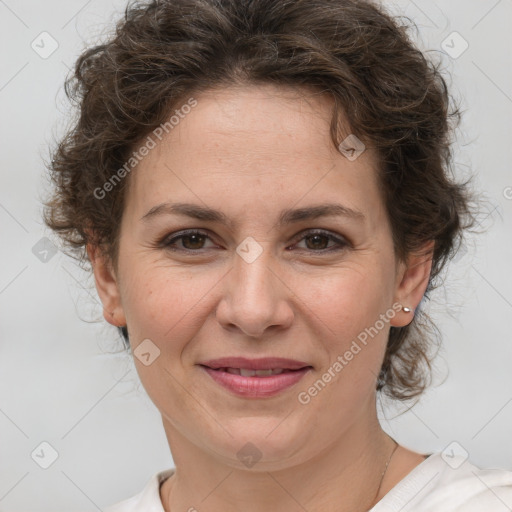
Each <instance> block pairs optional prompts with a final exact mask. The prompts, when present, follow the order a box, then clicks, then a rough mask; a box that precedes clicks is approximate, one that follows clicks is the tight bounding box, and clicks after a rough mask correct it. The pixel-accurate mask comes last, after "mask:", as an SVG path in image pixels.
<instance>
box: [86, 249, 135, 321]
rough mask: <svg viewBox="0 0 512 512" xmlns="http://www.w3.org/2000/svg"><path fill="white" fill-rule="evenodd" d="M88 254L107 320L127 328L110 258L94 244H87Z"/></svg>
mask: <svg viewBox="0 0 512 512" xmlns="http://www.w3.org/2000/svg"><path fill="white" fill-rule="evenodd" d="M87 254H88V255H89V259H90V260H91V263H92V268H93V272H94V281H95V284H96V290H97V291H98V295H99V297H100V299H101V302H102V304H103V316H104V318H105V320H106V321H107V322H108V323H109V324H112V325H115V326H116V327H121V326H125V325H126V317H125V315H124V310H123V306H122V304H121V295H120V292H119V286H118V279H117V278H116V275H115V273H114V270H113V268H112V262H111V260H110V258H108V257H107V256H106V255H105V254H103V252H102V251H101V250H100V248H99V247H98V246H96V245H93V244H87Z"/></svg>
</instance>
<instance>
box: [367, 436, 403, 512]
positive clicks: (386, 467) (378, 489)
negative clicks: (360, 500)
mask: <svg viewBox="0 0 512 512" xmlns="http://www.w3.org/2000/svg"><path fill="white" fill-rule="evenodd" d="M392 441H393V443H395V447H394V448H393V451H392V452H391V455H390V456H389V459H388V461H387V462H386V466H385V467H384V471H383V472H382V475H381V477H380V482H379V487H378V488H377V492H376V493H375V497H374V498H373V501H372V506H371V507H370V508H369V509H368V511H367V512H370V510H371V509H372V508H373V507H374V506H375V505H376V503H375V500H376V499H377V496H378V495H379V492H380V488H381V486H382V481H383V480H384V475H385V474H386V471H387V470H388V466H389V463H390V462H391V458H392V457H393V455H394V453H395V451H396V449H397V448H398V443H397V442H396V441H395V440H394V439H392Z"/></svg>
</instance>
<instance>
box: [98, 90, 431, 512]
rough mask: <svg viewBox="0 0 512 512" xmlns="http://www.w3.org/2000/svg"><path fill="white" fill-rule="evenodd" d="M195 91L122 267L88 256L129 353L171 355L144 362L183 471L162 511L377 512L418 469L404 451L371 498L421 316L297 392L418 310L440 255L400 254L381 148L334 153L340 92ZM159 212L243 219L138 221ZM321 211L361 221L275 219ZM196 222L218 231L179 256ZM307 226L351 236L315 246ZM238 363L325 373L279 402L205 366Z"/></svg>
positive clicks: (132, 216)
mask: <svg viewBox="0 0 512 512" xmlns="http://www.w3.org/2000/svg"><path fill="white" fill-rule="evenodd" d="M194 97H195V98H196V99H197V102H198V103H197V106H196V107H195V108H194V109H192V111H191V112H190V113H189V114H188V115H187V116H185V117H184V119H181V120H180V123H179V124H178V125H177V126H175V127H174V129H173V130H172V131H170V132H169V133H168V134H167V135H166V136H165V138H164V139H163V140H162V142H159V143H158V144H157V146H156V147H155V148H154V149H152V150H151V151H150V153H149V154H148V155H147V156H146V157H145V158H144V159H143V160H142V161H141V162H140V164H139V165H138V166H137V168H136V169H135V170H134V171H133V172H132V174H131V175H130V177H129V180H130V182H129V187H128V191H127V196H126V203H125V211H124V214H123V218H122V223H121V231H120V233H121V234H120V243H119V257H118V261H117V265H115V268H114V265H112V264H111V262H109V261H108V259H107V258H106V257H104V256H102V255H101V253H100V252H99V251H98V250H97V248H95V247H92V246H90V247H89V248H88V251H89V256H90V258H91V261H92V262H93V268H94V275H95V280H96V286H97V290H98V293H99V296H100V298H101V300H102V302H103V306H104V315H105V318H106V319H107V321H109V322H110V323H112V324H113V325H127V326H128V331H129V333H130V341H131V344H132V348H133V349H136V347H137V346H138V345H139V344H140V343H141V342H142V341H143V340H145V339H150V340H151V341H152V342H153V343H154V344H155V345H156V346H158V348H159V350H160V356H159V357H158V358H157V359H156V360H155V361H154V362H153V363H152V364H150V365H149V366H145V365H144V364H142V363H141V361H139V360H138V358H135V364H136V367H137V371H138V373H139V375H140V378H141V381H142V384H143V385H144V387H145V389H146V391H147V393H148V394H149V396H150V397H151V399H152V400H153V402H154V403H155V405H156V407H157V408H158V409H159V411H160V412H161V414H162V421H163V425H164V428H165V432H166V435H167V439H168V442H169V446H170V448H171V452H172V455H173V460H174V463H175V466H176V472H175V474H174V475H173V476H172V477H171V478H169V479H168V480H167V481H166V482H165V483H164V484H163V485H162V487H161V499H162V502H163V505H164V509H165V510H166V511H169V510H172V511H173V512H176V511H182V510H183V511H186V510H193V509H191V507H195V508H196V509H198V510H201V511H208V512H218V511H219V512H220V511H222V512H235V511H239V510H245V511H249V512H260V511H266V510H273V511H275V512H281V511H283V512H284V511H286V512H290V511H303V510H304V509H307V510H308V511H320V510H322V511H324V512H325V511H334V510H336V511H337V512H344V511H347V512H348V511H351V512H354V511H365V510H368V509H369V508H370V507H371V506H372V505H373V504H374V503H375V502H376V501H378V500H379V499H380V498H382V496H384V495H385V494H386V493H387V492H388V491H389V490H390V489H391V488H392V487H393V486H394V485H396V483H398V482H399V481H400V480H401V479H402V478H403V477H404V476H406V475H407V474H408V473H409V472H410V471H411V470H412V469H413V468H414V467H416V466H417V465H418V464H419V463H420V462H422V461H423V460H424V456H423V455H421V454H418V453H415V452H413V451H410V450H408V449H406V448H405V447H403V446H400V447H399V448H398V449H397V450H396V451H395V452H394V454H393V457H392V459H391V462H390V464H389V467H388V470H387V472H386V474H385V478H384V480H383V481H382V485H381V488H380V491H379V493H378V495H377V496H375V495H376V493H377V489H378V487H379V482H380V480H381V475H382V472H383V470H384V467H385V464H386V461H387V460H388V459H389V457H390V455H391V453H392V451H393V449H394V447H395V445H394V443H393V441H392V440H391V438H390V437H389V436H387V434H385V432H384V431H383V430H382V428H381V427H380V424H379V422H378V419H377V413H376V392H375V387H376V381H377V375H378V373H379V370H380V367H381V364H382V361H383V357H384V353H385V347H386V341H387V338H388V334H389V327H390V325H393V326H404V325H407V324H408V323H409V322H411V320H412V318H413V313H405V312H403V311H399V312H397V313H396V314H395V315H394V317H393V318H392V319H391V320H389V321H388V322H386V323H385V327H384V328H383V329H381V330H380V331H379V333H378V335H376V336H374V337H373V338H372V339H371V341H370V342H369V343H368V344H367V345H366V346H364V347H363V349H362V350H361V351H360V352H359V353H358V354H357V355H356V356H354V358H353V359H352V360H351V361H350V362H349V363H348V364H347V365H346V366H345V367H344V368H343V370H342V371H341V372H339V373H338V374H337V376H336V377H335V378H334V379H332V380H331V382H329V383H328V384H327V385H326V386H325V388H324V389H323V390H321V392H319V393H318V394H317V396H315V397H314V398H312V399H311V401H310V402H309V403H308V404H306V405H303V404H301V403H300V402H299V401H298V399H297V395H298V393H299V392H300V391H304V390H307V389H308V387H309V386H311V385H312V384H313V383H314V382H315V381H317V380H318V379H319V378H320V377H321V376H322V374H323V373H324V372H325V371H326V370H327V369H328V368H329V367H330V366H332V364H333V362H334V361H336V358H337V357H338V356H339V355H342V354H344V353H345V352H346V351H347V350H348V348H349V347H350V345H351V343H352V341H353V340H354V339H356V337H357V335H358V334H359V333H361V332H362V331H364V329H365V328H368V327H370V326H373V325H374V324H375V322H376V320H378V319H379V315H381V314H385V313H386V312H387V311H390V310H392V305H393V304H394V303H396V302H398V303H400V304H403V305H406V306H408V307H410V308H411V309H413V310H414V308H415V307H416V306H417V305H418V303H419V302H420V300H421V298H422V296H423V294H424V292H425V289H426V286H427V283H428V278H429V274H430V270H431V253H430V255H428V256H425V255H424V254H423V255H420V254H417V255H410V257H409V258H408V260H407V261H406V262H402V261H398V260H397V258H396V256H395V254H394V250H393V243H392V237H391V228H390V225H389V222H388V218H387V215H386V212H385V208H384V203H383V199H382V197H381V193H380V187H379V184H378V182H377V173H376V157H375V154H373V152H372V151H371V150H370V149H367V150H366V151H364V152H363V153H362V154H361V155H360V156H359V157H358V158H357V159H356V160H355V161H350V160H349V159H347V158H346V157H345V156H344V155H342V154H341V153H340V152H339V151H337V150H336V149H335V148H334V146H333V145H332V143H331V141H330V138H329V121H330V115H331V107H332V103H331V101H332V100H330V99H329V98H328V97H326V96H324V95H319V94H314V95H313V94H311V93H310V92H308V91H305V90H294V89H288V88H283V87H281V88H277V87H275V86H270V85H269V86H244V87H237V88H229V89H223V90H216V91H208V92H205V93H201V94H198V95H196V96H194ZM349 133H350V131H347V132H346V135H348V134H349ZM164 202H172V203H178V202H180V203H184V202H187V203H194V204H196V205H200V206H208V207H210V208H214V209H217V210H221V211H222V212H223V213H224V214H225V215H226V217H227V218H228V219H230V220H231V221H232V223H233V225H232V226H225V225H223V224H221V223H219V222H213V221H204V220H197V219H193V218H189V217H186V216H177V215H172V214H161V215H154V216H151V217H150V218H146V219H142V218H143V217H144V215H145V214H146V213H147V212H148V211H149V210H151V209H152V208H154V207H155V206H157V205H159V204H161V203H164ZM324 203H338V204H341V205H343V206H345V207H349V208H352V209H354V210H357V211H359V212H361V213H362V214H363V215H364V218H363V219H359V218H349V217H346V216H331V217H320V218H317V219H309V220H302V221H300V222H295V223H293V224H291V225H285V226H281V227H279V226H278V225H277V220H278V217H279V214H280V212H281V210H283V209H286V208H302V207H307V206H313V205H319V204H324ZM191 228H194V229H198V230H201V231H203V232H205V233H206V234H207V235H208V236H210V239H208V238H206V239H204V241H201V239H199V241H198V240H197V239H190V238H189V239H181V240H178V241H176V242H175V243H174V247H175V248H176V250H174V251H173V250H171V249H170V248H169V247H165V246H164V245H162V244H160V243H159V242H160V240H162V239H164V238H165V237H168V238H169V235H171V234H173V233H177V232H179V231H181V230H184V229H191ZM313 229H322V230H325V231H328V232H329V233H330V234H332V235H333V236H336V237H338V238H340V239H341V240H345V242H346V244H345V245H338V244H337V243H336V242H335V241H332V240H330V239H329V238H325V237H320V239H315V238H314V237H311V236H309V237H306V238H305V236H306V235H307V234H308V233H305V231H306V230H313ZM249 236H250V237H252V238H254V239H255V240H256V241H257V242H258V244H260V246H261V248H262V250H263V252H262V253H261V255H260V256H259V257H258V258H257V259H256V260H255V261H253V262H252V263H247V262H246V261H245V260H244V259H242V258H241V257H240V256H239V255H238V254H237V252H236V248H237V246H238V245H239V244H241V243H242V242H243V241H244V239H245V238H246V237H249ZM315 243H316V245H315ZM184 244H185V245H184ZM324 247H327V248H331V247H334V248H336V247H338V248H339V250H337V251H333V250H331V251H330V252H329V251H327V252H326V251H324V252H323V253H322V252H321V251H320V250H319V249H322V248H324ZM186 248H189V252H188V253H187V251H186ZM287 248H288V250H287ZM193 250H196V253H193V252H192V251H193ZM229 355H234V356H246V357H253V358H256V357H265V356H281V357H289V358H293V359H298V360H301V361H306V362H307V363H308V364H310V365H312V366H313V370H312V371H310V372H309V374H307V375H306V376H305V377H304V378H303V379H302V380H301V381H300V382H299V383H298V384H296V385H294V386H293V387H291V388H288V389H287V390H285V391H284V392H281V393H280V394H278V395H277V396H274V397H272V398H264V399H247V398H241V397H238V396H235V395H233V394H231V393H230V392H229V391H227V390H225V389H224V388H222V387H220V386H219V385H218V384H216V383H215V382H214V381H213V380H212V379H211V378H210V377H209V375H207V374H206V373H205V372H204V371H203V370H201V368H200V367H199V366H198V363H199V362H201V361H205V360H207V359H211V358H216V357H222V356H229ZM247 442H251V443H252V444H253V445H255V446H256V447H257V449H258V450H259V451H260V452H261V459H260V460H259V461H258V462H257V463H256V464H255V465H253V466H252V467H250V468H249V467H246V466H245V465H244V464H243V463H242V462H241V461H240V460H239V459H238V457H237V452H238V451H239V450H240V449H241V448H242V447H243V446H244V445H245V444H246V443H247Z"/></svg>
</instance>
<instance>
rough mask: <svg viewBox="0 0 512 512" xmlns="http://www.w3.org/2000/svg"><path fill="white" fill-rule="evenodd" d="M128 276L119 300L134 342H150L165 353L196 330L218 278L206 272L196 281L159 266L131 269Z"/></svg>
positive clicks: (178, 272) (187, 273)
mask: <svg viewBox="0 0 512 512" xmlns="http://www.w3.org/2000/svg"><path fill="white" fill-rule="evenodd" d="M130 274H131V276H132V277H131V278H130V280H129V283H125V286H124V287H123V289H122V292H121V296H122V302H123V309H124V312H125V315H126V319H127V322H128V328H129V330H130V335H131V336H132V334H133V338H134V342H135V343H137V340H139V341H142V340H143V339H145V338H149V339H151V340H153V341H154V342H155V343H157V344H158V346H160V347H162V348H163V347H165V349H166V351H167V350H170V351H172V350H173V349H178V348H179V340H181V339H183V340H185V339H187V333H188V334H190V335H193V333H194V332H195V331H196V330H197V326H198V322H199V318H202V315H203V314H206V312H205V307H206V305H207V303H208V291H209V290H211V289H212V288H213V287H214V285H215V283H216V282H217V281H218V278H217V279H216V278H215V276H216V275H215V276H214V275H212V273H207V272H203V273H202V274H201V276H200V277H198V276H197V275H196V276H194V275H191V272H187V271H183V270H178V269H177V268H174V269H173V268H169V266H166V265H162V264H157V265H150V264H147V265H139V266H138V268H137V267H136V266H134V267H133V270H132V272H131V273H130ZM169 340H172V341H173V343H169Z"/></svg>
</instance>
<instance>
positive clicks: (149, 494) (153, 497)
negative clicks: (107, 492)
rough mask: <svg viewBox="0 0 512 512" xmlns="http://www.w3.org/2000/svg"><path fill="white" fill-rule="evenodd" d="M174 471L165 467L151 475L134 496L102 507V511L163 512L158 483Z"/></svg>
mask: <svg viewBox="0 0 512 512" xmlns="http://www.w3.org/2000/svg"><path fill="white" fill-rule="evenodd" d="M173 473H174V469H167V470H165V471H161V472H159V473H156V474H155V475H153V477H152V478H151V479H150V480H149V481H148V482H147V483H146V485H145V487H144V489H142V491H141V492H139V493H138V494H136V495H135V496H133V497H131V498H128V499H126V500H123V501H121V502H119V503H116V504H115V505H111V506H110V507H107V508H106V509H104V512H164V508H163V506H162V501H161V500H160V484H161V483H162V482H163V481H164V480H166V479H167V478H169V477H170V476H171V475H172V474H173Z"/></svg>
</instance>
